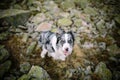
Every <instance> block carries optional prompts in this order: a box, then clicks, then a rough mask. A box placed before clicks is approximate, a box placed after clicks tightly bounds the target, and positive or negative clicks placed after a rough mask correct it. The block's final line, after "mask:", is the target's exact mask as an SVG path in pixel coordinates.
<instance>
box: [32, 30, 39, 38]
mask: <svg viewBox="0 0 120 80" xmlns="http://www.w3.org/2000/svg"><path fill="white" fill-rule="evenodd" d="M38 35H39V33H38V32H34V33H32V34H31V35H30V36H31V37H32V38H33V39H36V38H37V37H38Z"/></svg>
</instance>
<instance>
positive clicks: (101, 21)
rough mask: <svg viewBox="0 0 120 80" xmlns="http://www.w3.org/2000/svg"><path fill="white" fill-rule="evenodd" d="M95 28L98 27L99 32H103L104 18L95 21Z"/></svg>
mask: <svg viewBox="0 0 120 80" xmlns="http://www.w3.org/2000/svg"><path fill="white" fill-rule="evenodd" d="M96 26H97V27H96V28H97V29H98V31H99V32H101V33H102V32H104V29H105V21H104V20H100V21H99V22H98V23H96Z"/></svg>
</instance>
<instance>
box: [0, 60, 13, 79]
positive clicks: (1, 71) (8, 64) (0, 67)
mask: <svg viewBox="0 0 120 80" xmlns="http://www.w3.org/2000/svg"><path fill="white" fill-rule="evenodd" d="M10 67H11V61H6V62H4V63H3V64H1V65H0V79H1V78H2V77H3V75H4V74H5V73H6V72H8V70H9V69H10Z"/></svg>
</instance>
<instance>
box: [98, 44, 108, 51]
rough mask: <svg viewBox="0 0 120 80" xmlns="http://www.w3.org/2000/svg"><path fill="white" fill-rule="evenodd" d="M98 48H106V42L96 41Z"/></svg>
mask: <svg viewBox="0 0 120 80" xmlns="http://www.w3.org/2000/svg"><path fill="white" fill-rule="evenodd" d="M98 46H99V48H101V49H103V50H105V49H106V43H105V42H100V43H98Z"/></svg>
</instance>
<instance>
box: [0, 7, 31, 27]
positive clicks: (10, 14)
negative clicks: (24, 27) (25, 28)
mask: <svg viewBox="0 0 120 80" xmlns="http://www.w3.org/2000/svg"><path fill="white" fill-rule="evenodd" d="M30 13H31V11H28V10H18V9H7V10H2V11H0V19H3V20H5V21H7V22H8V23H9V24H11V25H14V26H17V25H19V24H24V23H25V22H26V21H27V20H28V18H29V16H30Z"/></svg>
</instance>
